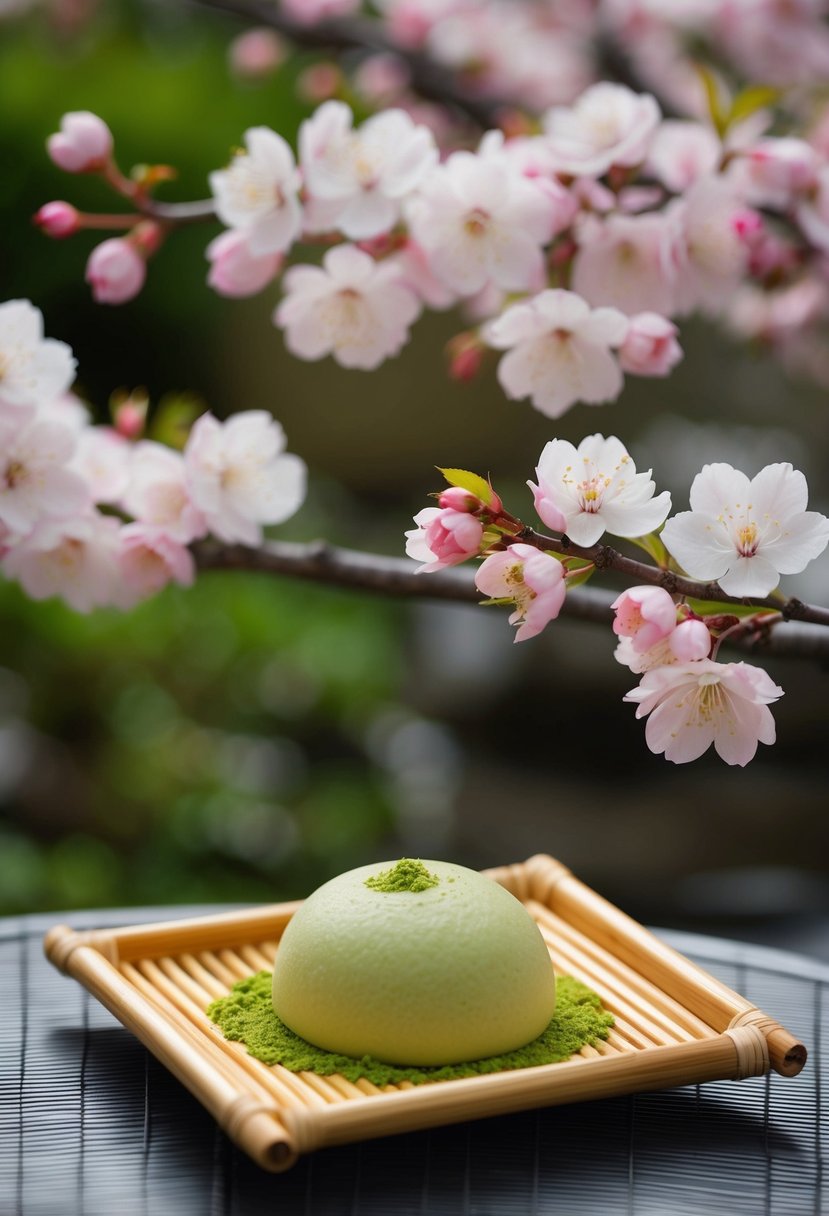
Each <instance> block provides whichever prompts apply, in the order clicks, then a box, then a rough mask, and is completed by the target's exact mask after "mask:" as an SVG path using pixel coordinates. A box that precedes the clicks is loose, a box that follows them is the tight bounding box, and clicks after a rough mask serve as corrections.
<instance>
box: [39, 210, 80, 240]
mask: <svg viewBox="0 0 829 1216" xmlns="http://www.w3.org/2000/svg"><path fill="white" fill-rule="evenodd" d="M33 223H35V224H36V225H37V227H38V228H40V230H41V231H42V232H44V233H45V234H46V236H51V237H54V239H55V240H57V241H59V240H62V239H63V238H64V237H67V236H74V234H75V233H76V232H79V231H80V228H81V217H80V214H79V213H78V211H77V210H76V209H75V208H74V207H73V206H72V204H71V203H64V202H62V201H60V200H56V201H55V202H53V203H44V204H43V206H42V207H41V208H40V210H39V211H38V212H36V214H35V216H34V218H33Z"/></svg>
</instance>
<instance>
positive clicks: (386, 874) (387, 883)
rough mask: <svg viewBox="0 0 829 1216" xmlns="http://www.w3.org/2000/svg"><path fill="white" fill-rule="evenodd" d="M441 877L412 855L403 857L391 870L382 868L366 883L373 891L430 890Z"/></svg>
mask: <svg viewBox="0 0 829 1216" xmlns="http://www.w3.org/2000/svg"><path fill="white" fill-rule="evenodd" d="M439 882H440V879H439V878H438V876H437V875H436V874H431V873H430V872H429V871H428V870H427V869H426V867H425V865H424V864H423V862H422V861H415V860H413V858H411V857H403V858H402V859H401V860H400V861H398V862H397V864H396V865H394V866H392V868H391V869H390V870H381V871H380V873H379V874H374V875H372V877H371V878H367V879H366V881H365V885H366V886H367V887H370V888H371V890H372V891H415V892H417V891H428V890H429V888H430V887H436V886H437V885H438V883H439Z"/></svg>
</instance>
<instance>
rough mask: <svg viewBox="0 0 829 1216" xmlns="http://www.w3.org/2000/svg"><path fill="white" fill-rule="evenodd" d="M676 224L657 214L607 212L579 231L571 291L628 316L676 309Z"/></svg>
mask: <svg viewBox="0 0 829 1216" xmlns="http://www.w3.org/2000/svg"><path fill="white" fill-rule="evenodd" d="M674 240H675V226H674V225H673V224H672V223H671V222H670V220H669V219H667V218H666V217H665V216H664V215H663V214H661V213H658V212H657V213H648V214H646V215H611V216H610V217H609V218H608V219H606V220H604V221H600V220H598V219H593V220H592V221H591V222H588V223H585V224H583V225H582V226H581V227H580V228H579V229H578V242H579V249H578V253H577V254H576V256H575V259H574V261H573V277H572V285H573V290H574V291H575V292H577V293H578V295H580V296H583V297H584V298H585V300H587V301H588V303H590V304H593V305H597V304H608V305H611V306H612V307H614V308H619V309H621V311H622V312H624V313H627V314H628V315H632V314H633V313H637V312H656V313H664V314H670V313H671V312H673V309H674V298H675V294H674V280H675V273H674V269H673V264H672V263H673V261H674V260H675V259H674V255H673V243H674Z"/></svg>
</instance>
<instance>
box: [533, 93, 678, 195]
mask: <svg viewBox="0 0 829 1216" xmlns="http://www.w3.org/2000/svg"><path fill="white" fill-rule="evenodd" d="M660 117H661V116H660V112H659V106H658V105H657V103H656V101H655V99H654V98H653V97H651V96H650V94H647V93H646V94H641V95H640V94H637V93H634V92H633V91H632V90H631V89H629V88H627V87H626V86H625V85H621V84H608V83H601V84H594V85H591V87H590V88H589V89H587V90H586V91H585V92H584V93H582V95H581V97H579V98H578V100H577V101H575V102H574V103H573V105H572V106H554V107H553V109H551V110H549V111H548V112H547V114H546V115H545V116H544V129H545V131H546V134H547V141H548V144H549V147H550V150H551V152H552V154H553V156H554V158H555V165H556V169H557V170H558V172H559V173H568V174H572V175H573V176H574V177H576V176H586V177H601V175H602V174H603V173H606V172H607V170H608V169H609V168H610V167H611V166H612V165H621V166H623V167H627V166H630V165H638V164H641V163H642V161H644V160H645V158H646V156H647V154H648V151H649V149H650V145H651V141H652V139H653V136H654V133H655V131H656V128H657V126H658V124H659V120H660Z"/></svg>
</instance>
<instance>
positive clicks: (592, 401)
mask: <svg viewBox="0 0 829 1216" xmlns="http://www.w3.org/2000/svg"><path fill="white" fill-rule="evenodd" d="M627 328H628V322H627V318H626V317H625V316H624V315H623V314H622V313H621V312H618V311H617V310H616V309H615V308H596V309H591V308H590V305H589V304H588V303H587V302H586V301H585V300H583V299H582V298H581V296H578V295H576V294H575V293H574V292H571V291H562V290H559V289H553V290H548V291H542V292H541V294H540V295H537V296H535V297H534V298H533V299H532V300H528V301H524V302H522V303H520V304H515V305H513V306H512V307H511V308H507V309H506V310H505V311H504V312H503V313H502V314H501V316H500V317H498V318H497V319H496V320H495V321H493V322H492V323H491V324H490V325H489V326H487V328H486V330H485V333H484V337H485V340H486V342H487V343H488V345H490V346H494V347H495V349H496V350H506V351H507V352H508V353H507V354H506V355H505V356H504V357H503V358H502V359H501V361H500V363H499V364H498V380H499V382H500V384H501V387H502V388H503V390H504V392H505V393H506V394H507V396H508V397H511V398H518V397H530V399H531V401H532V403H533V405H534V406H535V407H536V409H539V410H541V412H542V414H546V415H547V417H548V418H560V417H561V415H562V414H563V413H564V412H565V410H567V409H569V407H570V406H571V405H573V404H574V403H575V402H576V401H583V402H584V403H585V404H586V405H598V404H599V403H600V402H602V401H612V400H614V399H615V398H616V397H618V395H619V393H620V392H621V391H622V384H623V379H624V378H623V376H622V370H621V368H620V366H619V362H618V360H617V359H616V357H615V355H614V354H613V353H612V350H613V348H614V347H618V346H620V345H621V343H622V342H623V341H624V338H625V334H626V333H627Z"/></svg>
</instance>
